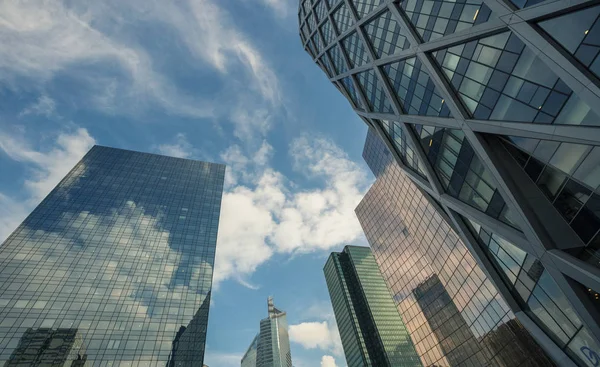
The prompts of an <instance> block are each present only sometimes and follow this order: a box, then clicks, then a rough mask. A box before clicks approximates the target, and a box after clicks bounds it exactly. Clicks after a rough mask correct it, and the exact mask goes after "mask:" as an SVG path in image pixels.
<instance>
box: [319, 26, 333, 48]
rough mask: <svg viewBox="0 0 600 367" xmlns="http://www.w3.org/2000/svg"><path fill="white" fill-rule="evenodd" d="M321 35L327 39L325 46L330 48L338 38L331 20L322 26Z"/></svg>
mask: <svg viewBox="0 0 600 367" xmlns="http://www.w3.org/2000/svg"><path fill="white" fill-rule="evenodd" d="M321 33H322V34H323V37H324V39H325V46H329V44H330V43H331V42H333V41H334V40H335V38H336V35H335V32H334V31H333V28H332V27H331V23H330V22H329V20H326V21H325V23H323V25H322V26H321Z"/></svg>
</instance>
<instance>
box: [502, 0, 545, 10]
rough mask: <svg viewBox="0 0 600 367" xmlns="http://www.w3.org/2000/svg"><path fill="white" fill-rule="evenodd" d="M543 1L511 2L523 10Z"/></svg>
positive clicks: (525, 0)
mask: <svg viewBox="0 0 600 367" xmlns="http://www.w3.org/2000/svg"><path fill="white" fill-rule="evenodd" d="M542 1H544V0H510V2H511V3H513V4H515V6H516V7H517V8H519V9H523V8H526V7H528V6H532V5H535V4H539V3H541V2H542Z"/></svg>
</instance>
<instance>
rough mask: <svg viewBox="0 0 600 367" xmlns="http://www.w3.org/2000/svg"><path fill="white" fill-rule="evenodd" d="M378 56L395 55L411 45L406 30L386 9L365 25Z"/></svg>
mask: <svg viewBox="0 0 600 367" xmlns="http://www.w3.org/2000/svg"><path fill="white" fill-rule="evenodd" d="M364 29H365V33H366V35H367V38H368V39H369V41H370V42H371V46H373V50H374V51H375V54H376V55H377V57H382V56H386V55H393V54H395V53H397V52H400V51H402V50H406V49H407V48H409V47H410V43H409V42H408V39H407V38H406V34H405V31H404V30H403V29H402V27H400V25H399V24H398V22H396V21H395V20H394V19H393V17H392V13H390V12H389V11H386V12H385V13H383V14H381V15H380V16H378V17H377V18H375V19H373V20H372V21H370V22H369V23H367V25H365V26H364Z"/></svg>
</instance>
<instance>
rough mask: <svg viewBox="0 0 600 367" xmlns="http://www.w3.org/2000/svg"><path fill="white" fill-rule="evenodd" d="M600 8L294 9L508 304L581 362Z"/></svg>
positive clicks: (307, 3)
mask: <svg viewBox="0 0 600 367" xmlns="http://www.w3.org/2000/svg"><path fill="white" fill-rule="evenodd" d="M599 14H600V5H598V4H597V2H595V1H576V2H572V1H553V0H545V1H543V0H465V1H445V0H440V1H428V0H425V1H422V0H400V1H398V0H314V1H313V0H301V1H300V8H299V26H300V38H301V39H302V42H303V46H304V47H305V49H306V50H307V52H308V53H309V54H310V55H311V56H312V57H313V59H314V61H315V62H316V63H317V65H318V66H320V67H321V68H322V69H323V71H324V72H325V74H326V75H327V77H328V78H329V79H330V81H331V82H332V83H333V84H334V85H335V86H336V87H337V88H338V89H339V90H340V92H342V93H343V94H344V95H345V96H346V97H347V98H348V100H349V101H350V104H351V105H352V107H353V109H354V110H355V111H356V112H357V113H358V114H359V115H360V116H361V118H362V119H363V121H364V122H365V123H366V124H367V125H369V126H370V127H372V128H373V129H375V130H376V132H377V134H378V135H379V136H380V137H381V138H382V139H384V143H385V145H386V146H387V147H388V148H389V149H390V151H391V154H392V156H393V160H394V161H396V163H397V164H398V166H399V167H400V168H399V169H400V170H401V171H402V172H403V174H404V175H405V176H404V177H405V178H406V179H407V180H409V181H410V182H411V183H413V184H414V185H416V186H417V187H418V188H419V189H420V190H422V191H423V192H426V193H427V201H429V202H430V203H432V205H433V208H434V209H433V210H435V211H437V212H439V213H440V215H441V216H442V217H443V218H445V219H446V221H447V222H448V223H449V224H450V226H451V227H452V229H453V230H454V231H455V232H456V234H457V235H458V236H459V237H460V239H461V240H462V241H463V242H464V243H465V245H466V246H467V248H468V249H469V251H471V253H472V255H473V256H474V258H475V259H476V260H477V263H478V264H479V265H480V266H481V267H482V268H483V269H485V271H486V273H488V279H490V280H491V281H492V282H493V283H494V285H495V286H496V289H498V290H499V291H500V293H501V294H502V296H503V298H504V299H505V300H506V301H507V304H508V305H510V309H511V310H512V311H513V312H514V313H515V314H516V315H521V314H522V315H526V316H524V317H521V316H519V320H521V321H522V323H523V324H524V325H525V326H526V327H527V328H528V330H530V331H531V333H532V335H534V336H535V337H536V340H538V341H539V342H540V343H541V345H542V346H543V348H544V349H545V350H546V351H547V352H548V353H550V354H551V355H552V356H553V359H554V360H556V361H559V362H560V363H563V364H564V363H567V362H563V361H569V362H568V363H575V364H578V365H587V366H594V365H595V364H598V363H599V362H598V361H600V350H599V349H598V347H597V346H598V340H600V322H599V320H600V307H599V302H600V301H599V299H598V297H600V296H599V295H598V292H599V291H600V260H599V259H600V255H598V254H599V251H600V210H599V209H598V208H600V204H599V203H600V175H599V172H600V79H598V75H600V72H599V70H600V67H599V65H600V61H599V60H600V58H598V54H600V37H599V35H600V26H599V25H598V24H600V23H599V22H598V17H599ZM517 20H518V21H517ZM509 255H510V256H509ZM505 256H509V258H506V257H505ZM438 276H440V277H441V274H439V273H438ZM556 289H558V292H560V293H557V292H555V290H556ZM542 291H543V292H544V293H545V294H546V295H547V296H548V297H546V296H543V295H541V294H540V293H539V292H542ZM538 296H539V297H538ZM563 300H564V301H566V300H568V305H567V304H564V303H563ZM567 306H568V307H567ZM554 308H557V309H560V310H563V311H565V312H566V314H565V317H566V318H563V317H562V316H557V317H554V316H553V315H555V313H554V312H553V309H554ZM551 315H552V316H551ZM559 315H560V314H559ZM525 317H526V318H527V320H528V321H525V320H526V319H525Z"/></svg>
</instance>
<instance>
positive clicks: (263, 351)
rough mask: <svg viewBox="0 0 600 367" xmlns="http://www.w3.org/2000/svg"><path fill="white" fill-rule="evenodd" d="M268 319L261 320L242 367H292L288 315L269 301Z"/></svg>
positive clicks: (270, 299)
mask: <svg viewBox="0 0 600 367" xmlns="http://www.w3.org/2000/svg"><path fill="white" fill-rule="evenodd" d="M267 305H268V317H266V318H264V319H262V320H260V330H259V332H258V334H257V335H256V336H255V337H254V339H253V340H252V344H250V347H248V350H247V351H246V353H245V354H244V357H242V361H241V366H242V367H292V353H291V350H290V338H289V334H288V324H287V316H286V313H285V312H283V311H281V310H278V309H277V308H276V307H275V305H274V304H273V297H269V298H268V300H267Z"/></svg>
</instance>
